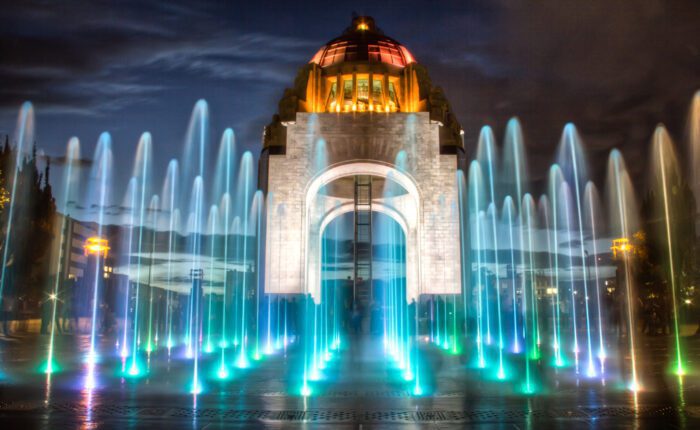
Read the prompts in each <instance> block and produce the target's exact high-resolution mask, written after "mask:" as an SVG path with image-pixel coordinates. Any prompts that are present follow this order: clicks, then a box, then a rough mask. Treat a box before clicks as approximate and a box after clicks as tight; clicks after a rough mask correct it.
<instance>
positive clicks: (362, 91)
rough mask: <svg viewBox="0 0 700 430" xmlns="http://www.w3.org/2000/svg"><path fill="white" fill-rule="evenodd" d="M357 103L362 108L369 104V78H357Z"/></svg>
mask: <svg viewBox="0 0 700 430" xmlns="http://www.w3.org/2000/svg"><path fill="white" fill-rule="evenodd" d="M357 104H358V108H360V109H362V108H363V107H365V106H367V105H369V79H367V78H362V79H358V80H357Z"/></svg>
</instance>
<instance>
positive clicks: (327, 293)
mask: <svg viewBox="0 0 700 430" xmlns="http://www.w3.org/2000/svg"><path fill="white" fill-rule="evenodd" d="M372 218H373V221H372V222H373V224H374V225H376V226H377V228H376V229H375V230H374V231H373V233H372V236H373V237H372V264H373V267H374V269H373V277H372V280H371V282H372V292H373V294H372V298H371V300H370V301H369V302H368V303H362V302H360V301H356V300H354V294H353V289H354V287H355V283H354V282H353V279H352V277H353V275H354V270H353V266H354V261H353V252H352V250H353V247H354V244H353V240H354V237H353V234H352V229H353V224H354V220H353V213H352V212H345V213H342V214H339V215H337V216H335V217H334V218H333V219H332V220H331V221H329V222H328V223H327V225H326V227H325V229H324V230H323V234H322V238H321V241H322V244H321V292H320V306H321V308H322V309H321V314H322V315H323V316H322V319H321V324H322V325H323V327H322V329H321V331H322V332H323V333H325V334H326V336H328V337H329V338H330V339H332V341H331V342H333V343H335V342H338V343H339V342H340V338H341V337H344V336H346V335H349V334H360V333H369V334H372V335H374V336H380V335H382V336H384V337H387V336H389V335H390V334H391V332H392V330H393V329H394V328H395V327H392V316H393V315H395V314H396V315H398V311H397V309H398V307H400V306H404V304H405V303H407V300H406V234H405V228H404V226H402V225H401V224H400V223H399V222H398V221H397V220H396V219H395V218H394V217H392V216H391V215H388V214H387V213H386V212H383V211H376V212H373V213H372Z"/></svg>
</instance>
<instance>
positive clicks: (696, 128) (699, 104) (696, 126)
mask: <svg viewBox="0 0 700 430" xmlns="http://www.w3.org/2000/svg"><path fill="white" fill-rule="evenodd" d="M688 145H689V146H690V160H691V163H692V164H691V165H690V166H689V167H690V169H689V170H690V172H692V178H691V180H692V183H693V194H694V195H695V198H696V199H699V200H700V91H697V92H696V93H695V94H694V95H693V100H692V102H691V103H690V113H689V115H688Z"/></svg>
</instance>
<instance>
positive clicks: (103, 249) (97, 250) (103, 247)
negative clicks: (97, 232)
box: [83, 236, 111, 258]
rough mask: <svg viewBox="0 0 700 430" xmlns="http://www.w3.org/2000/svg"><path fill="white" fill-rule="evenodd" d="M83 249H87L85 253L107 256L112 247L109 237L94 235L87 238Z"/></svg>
mask: <svg viewBox="0 0 700 430" xmlns="http://www.w3.org/2000/svg"><path fill="white" fill-rule="evenodd" d="M83 249H84V250H85V255H97V256H100V255H101V256H103V257H105V258H106V257H107V253H108V252H109V250H110V249H111V248H110V247H109V241H108V240H107V239H104V238H101V237H99V236H92V237H88V238H87V240H86V241H85V245H83Z"/></svg>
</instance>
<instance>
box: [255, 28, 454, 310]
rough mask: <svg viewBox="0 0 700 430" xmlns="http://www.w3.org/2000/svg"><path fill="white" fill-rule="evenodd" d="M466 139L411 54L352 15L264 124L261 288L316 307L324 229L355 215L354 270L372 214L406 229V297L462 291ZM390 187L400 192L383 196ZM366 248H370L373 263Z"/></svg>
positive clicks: (438, 91) (318, 296)
mask: <svg viewBox="0 0 700 430" xmlns="http://www.w3.org/2000/svg"><path fill="white" fill-rule="evenodd" d="M462 136H463V132H462V130H461V127H460V125H459V123H458V122H457V120H456V118H455V116H454V114H453V113H452V110H451V108H450V105H449V103H448V102H447V99H446V97H445V95H444V93H443V91H442V89H441V88H439V87H437V86H433V85H432V83H431V81H430V78H429V76H428V73H427V71H426V69H425V68H424V67H423V66H421V65H420V64H418V63H417V62H416V60H415V59H414V57H413V55H412V54H411V53H410V52H409V51H408V49H406V48H405V47H404V46H403V45H401V44H400V43H398V42H397V41H395V40H394V39H391V38H389V37H387V36H385V35H384V33H383V32H382V31H381V30H380V29H379V28H377V26H376V24H375V22H374V20H373V19H372V18H371V17H354V18H353V20H352V23H351V25H350V27H348V28H347V29H346V30H345V31H344V33H343V34H342V35H341V36H339V37H337V38H336V39H333V40H331V41H330V42H328V43H327V44H326V45H324V46H323V47H322V48H321V49H320V50H319V51H318V52H317V53H316V55H314V56H313V58H312V59H311V61H310V62H309V63H308V64H307V65H305V66H304V67H302V68H301V69H300V71H299V73H298V75H297V77H296V80H295V82H294V86H293V88H289V89H287V90H286V91H285V93H284V96H283V98H282V100H281V101H280V103H279V112H278V113H277V114H276V115H275V116H274V117H273V120H272V122H271V123H270V124H269V125H268V126H267V127H266V128H265V133H264V138H263V150H262V154H261V158H260V169H259V174H260V178H259V181H260V186H261V188H262V189H263V190H264V191H265V193H266V199H267V203H268V204H267V212H266V225H265V229H266V240H265V292H266V293H271V294H295V293H308V294H311V295H312V296H313V297H314V299H315V300H316V301H318V300H320V294H319V289H320V285H321V239H322V237H323V232H324V229H325V227H326V226H327V225H328V224H329V223H330V222H331V221H332V220H333V219H335V218H336V217H338V216H340V215H343V214H346V213H348V212H354V213H355V224H356V227H355V229H356V235H355V237H356V241H355V242H356V243H355V247H356V252H355V259H356V261H355V265H356V267H357V266H358V264H359V262H358V260H359V259H360V258H361V254H360V253H359V251H358V250H360V247H359V245H358V242H359V239H358V237H360V236H359V235H358V234H357V232H358V231H361V228H363V227H362V226H361V225H360V224H359V221H358V220H360V219H361V218H362V217H363V212H362V211H364V210H368V211H372V212H380V213H383V214H384V215H387V216H389V217H391V218H392V219H393V220H394V221H396V223H397V224H398V225H399V226H400V227H401V230H402V231H403V234H404V237H405V244H406V264H405V267H406V273H405V277H406V291H407V299H408V300H412V299H417V298H418V296H419V295H420V294H458V293H460V291H461V283H462V279H461V273H462V272H461V262H462V257H461V253H462V250H461V249H460V225H459V216H458V213H459V207H460V202H459V198H458V186H457V170H458V168H460V166H462V164H463V163H464V146H463V140H462ZM387 183H390V186H391V187H392V188H395V189H397V190H400V192H396V193H391V194H387V193H386V192H384V193H382V192H381V191H380V190H381V189H387ZM363 187H364V188H363ZM365 194H366V195H367V196H369V197H366V200H367V201H360V200H361V199H363V197H362V195H365ZM363 205H364V206H363ZM365 218H366V217H365ZM367 219H371V216H370V217H369V218H367ZM369 228H370V236H371V226H370V227H369ZM371 250H372V246H371V242H370V245H369V254H370V255H369V258H370V260H371ZM370 267H371V266H370ZM359 273H360V272H359V271H358V270H357V269H356V270H355V275H356V278H357V279H355V281H356V284H357V282H358V281H359V280H360V278H361V276H360V275H359ZM368 273H369V277H370V278H371V269H370V271H369V272H368ZM362 277H364V278H366V277H367V274H364V275H363V276H362ZM363 281H368V280H367V279H364V280H363ZM369 282H370V284H371V279H370V280H369ZM365 283H366V282H365ZM356 288H357V287H356ZM365 288H367V287H365Z"/></svg>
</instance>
